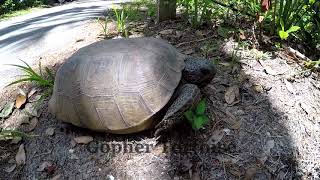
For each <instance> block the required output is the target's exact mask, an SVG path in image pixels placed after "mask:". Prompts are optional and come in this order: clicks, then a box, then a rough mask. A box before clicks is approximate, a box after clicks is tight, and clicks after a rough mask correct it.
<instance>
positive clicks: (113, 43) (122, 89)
mask: <svg viewBox="0 0 320 180" xmlns="http://www.w3.org/2000/svg"><path fill="white" fill-rule="evenodd" d="M184 57H185V56H184V55H182V54H180V53H179V52H178V51H177V50H176V49H175V48H174V47H173V46H171V45H170V44H168V43H167V42H165V41H163V40H159V39H155V38H132V39H117V40H103V41H100V42H96V43H93V44H91V45H89V46H87V47H84V48H81V49H80V50H78V51H77V52H76V53H75V54H73V55H72V56H71V57H70V58H69V59H68V60H67V61H66V62H65V63H64V64H63V65H62V66H61V67H60V68H59V69H58V71H57V74H56V77H55V84H54V90H53V95H52V98H51V99H50V102H49V110H50V112H51V113H53V114H55V115H56V117H57V118H58V119H60V120H62V121H65V122H68V123H72V124H74V125H76V126H80V127H84V128H88V129H91V130H95V131H104V132H111V133H117V134H126V133H133V132H138V131H142V130H144V129H147V128H149V127H151V126H152V124H153V121H154V118H153V117H154V115H155V114H156V113H157V112H158V111H159V110H161V109H162V108H163V107H164V106H165V105H166V104H167V103H168V102H169V100H170V98H171V96H172V95H173V93H174V91H175V89H176V87H177V86H178V84H179V82H180V79H181V76H182V70H183V68H184V61H183V60H184Z"/></svg>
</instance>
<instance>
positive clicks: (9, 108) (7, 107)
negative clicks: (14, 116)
mask: <svg viewBox="0 0 320 180" xmlns="http://www.w3.org/2000/svg"><path fill="white" fill-rule="evenodd" d="M13 107H14V102H10V103H7V104H6V105H5V106H4V108H3V109H2V111H1V112H0V118H7V117H9V115H10V114H11V113H12V110H13Z"/></svg>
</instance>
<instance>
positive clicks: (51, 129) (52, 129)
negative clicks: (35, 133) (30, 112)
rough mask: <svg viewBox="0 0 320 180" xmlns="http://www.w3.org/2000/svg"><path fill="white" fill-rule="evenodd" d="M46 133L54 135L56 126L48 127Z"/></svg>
mask: <svg viewBox="0 0 320 180" xmlns="http://www.w3.org/2000/svg"><path fill="white" fill-rule="evenodd" d="M45 133H46V135H48V136H53V135H54V128H48V129H46V132H45Z"/></svg>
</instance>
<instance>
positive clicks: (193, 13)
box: [178, 0, 212, 27]
mask: <svg viewBox="0 0 320 180" xmlns="http://www.w3.org/2000/svg"><path fill="white" fill-rule="evenodd" d="M178 3H179V5H180V6H182V7H184V13H185V14H186V15H187V16H188V18H189V21H190V22H191V25H192V26H193V27H199V26H200V25H201V24H202V23H204V22H206V21H209V20H210V15H211V10H210V5H212V3H211V1H210V0H180V1H178Z"/></svg>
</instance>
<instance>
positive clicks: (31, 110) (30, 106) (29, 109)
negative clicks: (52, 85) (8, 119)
mask: <svg viewBox="0 0 320 180" xmlns="http://www.w3.org/2000/svg"><path fill="white" fill-rule="evenodd" d="M39 108H40V107H39V106H37V105H36V103H27V104H26V105H25V108H24V109H23V112H24V113H25V114H27V115H28V116H30V117H33V116H35V117H40V113H39Z"/></svg>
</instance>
